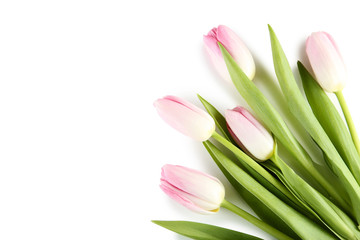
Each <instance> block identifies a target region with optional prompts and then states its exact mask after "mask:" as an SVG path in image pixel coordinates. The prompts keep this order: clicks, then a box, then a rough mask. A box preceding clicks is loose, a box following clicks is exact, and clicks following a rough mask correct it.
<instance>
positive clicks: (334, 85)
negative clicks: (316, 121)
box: [306, 32, 347, 92]
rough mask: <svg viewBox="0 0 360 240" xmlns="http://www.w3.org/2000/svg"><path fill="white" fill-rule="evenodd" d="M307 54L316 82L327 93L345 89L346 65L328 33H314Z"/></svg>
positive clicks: (307, 44)
mask: <svg viewBox="0 0 360 240" xmlns="http://www.w3.org/2000/svg"><path fill="white" fill-rule="evenodd" d="M306 54H307V56H308V58H309V61H310V64H311V67H312V69H313V71H314V74H315V77H316V80H317V81H318V83H319V84H320V86H321V87H322V88H323V89H324V90H325V91H327V92H338V91H341V90H342V89H343V88H344V86H345V82H346V80H347V72H346V68H345V64H344V61H343V59H342V57H341V54H340V51H339V49H338V47H337V45H336V43H335V41H334V39H333V38H332V37H331V36H330V35H329V34H328V33H326V32H315V33H312V34H311V36H310V37H308V39H307V40H306Z"/></svg>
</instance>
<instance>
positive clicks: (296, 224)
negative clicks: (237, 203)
mask: <svg viewBox="0 0 360 240" xmlns="http://www.w3.org/2000/svg"><path fill="white" fill-rule="evenodd" d="M218 161H219V163H220V164H221V165H222V166H223V168H224V169H226V171H227V172H228V173H229V174H230V175H231V176H232V177H233V178H234V179H235V180H236V181H237V182H238V183H239V184H241V185H242V186H243V187H244V188H245V189H246V190H247V191H249V192H250V193H251V194H253V195H254V197H256V198H257V199H258V200H259V201H261V202H262V203H263V204H264V205H266V206H267V207H268V208H269V209H271V211H273V212H274V213H275V214H276V215H277V216H278V217H279V218H281V219H282V220H283V221H284V222H285V223H286V224H287V225H288V226H289V227H290V228H291V229H292V230H293V231H294V232H295V233H296V234H297V235H298V236H299V237H300V238H302V239H318V240H321V239H324V240H325V239H327V240H328V239H336V237H334V236H333V235H331V234H330V233H328V232H327V231H326V230H325V229H323V228H322V227H320V226H319V225H317V224H316V223H314V222H313V221H312V220H310V219H309V218H307V217H305V216H304V215H302V214H300V213H299V212H297V211H296V210H294V209H293V208H291V207H289V206H288V205H287V204H285V203H284V202H282V201H281V200H280V199H279V198H277V197H276V196H274V195H273V194H272V193H271V192H269V191H268V190H267V189H266V188H264V187H263V186H262V185H261V184H259V183H258V182H257V181H256V180H255V179H253V178H252V177H251V176H250V175H248V174H247V173H246V172H245V171H244V170H242V169H241V168H240V167H239V166H237V165H236V164H235V163H234V162H232V161H231V160H230V159H229V158H227V157H226V156H222V157H218Z"/></svg>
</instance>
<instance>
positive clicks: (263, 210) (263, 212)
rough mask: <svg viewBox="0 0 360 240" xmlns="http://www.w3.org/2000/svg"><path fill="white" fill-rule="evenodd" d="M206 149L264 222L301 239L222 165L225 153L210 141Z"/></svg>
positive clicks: (205, 144)
mask: <svg viewBox="0 0 360 240" xmlns="http://www.w3.org/2000/svg"><path fill="white" fill-rule="evenodd" d="M203 144H204V146H205V148H206V149H207V151H208V152H209V154H210V156H211V157H212V159H213V160H214V162H215V163H216V165H217V166H218V167H219V169H220V170H221V171H222V172H223V174H224V175H225V177H226V178H227V179H228V181H229V182H230V183H231V185H232V186H233V187H234V188H235V190H236V191H237V192H238V193H239V195H240V196H241V197H242V198H243V199H244V200H245V202H246V203H247V204H248V205H249V206H250V207H251V209H253V211H254V212H255V213H256V215H257V216H259V217H260V219H262V220H263V221H264V222H266V223H268V224H269V225H271V226H273V227H274V228H276V229H278V230H280V231H281V232H283V233H285V234H287V235H288V236H291V237H292V238H294V239H299V237H298V236H297V235H296V234H295V233H294V231H293V230H291V228H289V226H288V225H287V224H286V223H285V222H284V221H283V220H282V219H281V218H279V217H278V216H277V215H276V214H275V213H274V212H273V211H272V210H271V209H269V208H268V207H267V206H266V205H265V204H263V203H262V202H261V201H260V200H258V199H257V198H256V197H254V195H253V194H251V193H250V192H249V191H248V190H246V189H245V188H244V187H243V186H241V184H239V183H238V182H237V181H236V180H235V179H234V178H233V177H232V175H231V174H230V173H229V172H228V171H227V170H226V169H225V168H224V167H223V166H222V165H221V163H220V161H219V158H224V157H226V156H225V155H224V153H222V152H221V151H220V150H219V149H218V148H217V147H216V146H215V145H214V144H212V143H211V142H210V141H205V142H203Z"/></svg>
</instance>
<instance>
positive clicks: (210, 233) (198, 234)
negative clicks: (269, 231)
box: [152, 221, 262, 240]
mask: <svg viewBox="0 0 360 240" xmlns="http://www.w3.org/2000/svg"><path fill="white" fill-rule="evenodd" d="M152 222H153V223H155V224H157V225H159V226H161V227H164V228H166V229H169V230H170V231H173V232H176V233H178V234H181V235H183V236H185V237H189V238H192V239H197V240H235V239H242V240H261V239H262V238H258V237H255V236H252V235H249V234H246V233H241V232H237V231H234V230H230V229H226V228H222V227H217V226H213V225H208V224H204V223H197V222H188V221H152Z"/></svg>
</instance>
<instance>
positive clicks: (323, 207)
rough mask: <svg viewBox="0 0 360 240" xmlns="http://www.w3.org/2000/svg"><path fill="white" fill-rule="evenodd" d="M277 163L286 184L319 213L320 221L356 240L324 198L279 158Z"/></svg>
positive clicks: (343, 235)
mask: <svg viewBox="0 0 360 240" xmlns="http://www.w3.org/2000/svg"><path fill="white" fill-rule="evenodd" d="M276 162H277V163H278V166H279V167H280V169H281V171H282V173H283V174H284V177H285V179H286V182H287V183H288V184H289V185H290V186H291V188H292V189H293V191H294V192H296V194H297V195H298V196H300V198H301V199H302V200H303V202H304V203H306V204H307V205H308V206H309V207H311V208H312V209H313V210H314V211H315V212H316V213H317V215H318V216H319V217H320V219H321V220H322V221H323V222H324V223H326V225H327V226H329V228H330V229H331V230H333V231H334V232H335V233H337V234H338V235H340V236H341V237H343V238H345V239H356V238H355V233H354V232H353V231H352V230H351V229H350V228H349V227H348V226H347V224H346V223H345V222H344V221H343V220H342V218H341V217H340V216H339V215H338V212H337V211H335V210H334V209H333V207H332V206H331V205H330V204H329V201H327V200H326V199H325V197H324V196H322V195H321V194H320V193H319V192H318V191H316V190H315V189H314V188H312V187H311V186H310V185H309V184H308V183H307V182H305V181H304V180H303V179H302V178H301V177H299V176H298V175H297V174H296V173H295V172H294V171H293V170H292V169H291V168H290V167H289V166H288V165H287V164H286V163H285V162H284V161H282V160H281V159H280V158H277V160H276Z"/></svg>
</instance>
